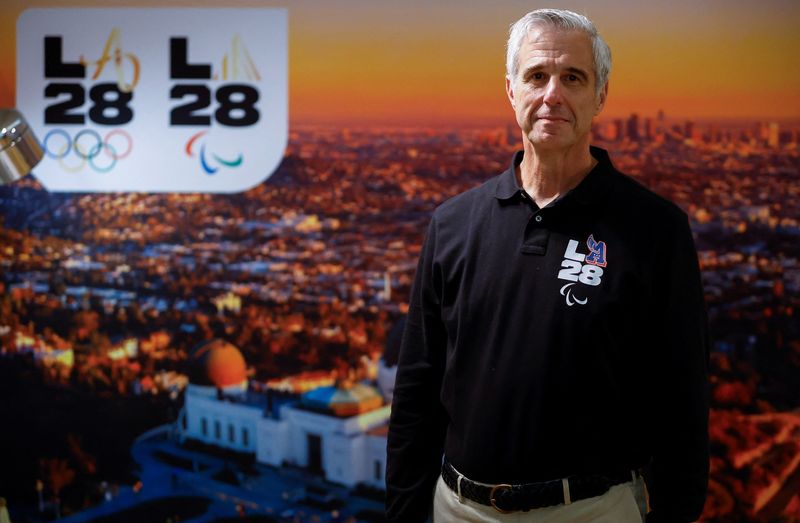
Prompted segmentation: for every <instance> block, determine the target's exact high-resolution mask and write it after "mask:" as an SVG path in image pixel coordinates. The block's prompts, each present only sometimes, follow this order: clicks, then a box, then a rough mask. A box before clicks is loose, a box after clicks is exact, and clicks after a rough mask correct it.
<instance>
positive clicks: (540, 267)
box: [387, 147, 708, 523]
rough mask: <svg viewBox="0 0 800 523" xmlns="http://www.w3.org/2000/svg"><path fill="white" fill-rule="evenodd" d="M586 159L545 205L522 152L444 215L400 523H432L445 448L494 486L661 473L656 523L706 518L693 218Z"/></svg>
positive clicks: (703, 353) (411, 381)
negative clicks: (572, 181) (579, 173)
mask: <svg viewBox="0 0 800 523" xmlns="http://www.w3.org/2000/svg"><path fill="white" fill-rule="evenodd" d="M591 153H592V155H593V156H594V157H595V158H596V159H597V160H598V164H597V165H596V167H595V168H594V169H593V170H592V171H591V172H590V173H589V174H588V175H587V176H586V177H585V178H584V179H583V180H582V181H581V183H580V184H579V185H578V186H577V187H575V188H574V189H573V190H572V191H570V192H569V193H567V194H566V195H564V196H563V197H562V198H560V199H558V200H557V201H555V202H554V203H553V204H552V205H548V206H547V207H545V208H542V209H540V208H539V207H537V205H536V204H535V203H534V202H533V201H532V200H531V199H530V198H529V197H528V196H527V195H526V194H525V192H524V191H523V190H522V189H521V188H520V187H519V184H518V183H517V179H516V176H515V167H516V165H518V164H519V163H520V162H521V161H522V155H523V153H522V152H519V153H517V154H516V155H515V157H514V160H513V162H512V165H511V166H510V167H509V168H508V170H506V171H505V172H504V173H502V174H501V175H499V176H497V177H495V178H493V179H491V180H489V181H488V182H486V183H484V184H483V185H481V186H479V187H476V188H474V189H472V190H469V191H467V192H465V193H463V194H460V195H458V196H456V197H454V198H452V199H450V200H448V201H447V202H445V203H444V204H442V205H441V206H440V207H438V208H437V209H436V211H435V212H434V215H433V218H432V220H431V222H430V225H429V228H428V233H427V236H426V239H425V243H424V246H423V250H422V253H421V256H420V260H419V266H418V269H417V274H416V279H415V283H414V288H413V291H412V296H411V303H410V306H409V314H408V321H407V326H406V331H405V334H404V337H403V342H402V345H401V352H400V359H399V364H398V372H397V381H396V384H395V389H394V400H393V405H392V415H391V423H390V428H389V436H388V466H387V515H388V517H389V520H390V521H397V522H400V521H402V522H403V523H414V522H421V521H424V520H425V518H426V517H427V515H428V512H429V510H430V506H431V499H432V496H433V488H434V485H435V482H436V479H437V477H438V475H439V471H440V466H441V458H442V454H444V455H446V457H447V459H448V460H449V461H450V462H451V463H452V464H453V466H455V468H456V469H457V470H459V471H460V472H461V473H463V474H464V475H465V476H467V477H468V478H470V479H473V480H476V481H480V482H484V483H512V484H513V483H529V482H536V481H543V480H550V479H556V478H563V477H567V476H570V475H573V474H580V473H591V472H602V471H604V470H612V469H614V470H616V469H618V468H620V467H625V468H636V467H641V466H644V465H647V464H650V469H651V471H652V476H650V477H649V478H648V480H649V481H648V489H649V491H650V503H651V506H652V508H653V513H652V516H649V517H652V518H653V520H656V519H658V520H664V521H691V520H694V519H695V518H697V517H698V516H699V514H700V512H701V511H702V508H703V501H704V499H705V494H706V485H707V479H708V428H707V425H708V391H707V362H708V344H707V334H706V315H705V310H704V304H703V294H702V289H701V284H700V275H699V269H698V264H697V256H696V251H695V248H694V243H693V240H692V235H691V231H690V229H689V224H688V220H687V217H686V214H685V213H684V212H683V211H681V210H680V209H679V208H678V207H677V206H675V205H674V204H672V203H671V202H669V201H667V200H665V199H663V198H661V197H659V196H657V195H656V194H654V193H652V192H651V191H649V190H648V189H646V188H645V187H643V186H642V185H640V184H639V183H637V182H636V181H634V180H632V179H631V178H629V177H627V176H625V175H623V174H621V173H620V172H618V171H617V170H616V169H615V168H614V167H613V165H612V164H611V162H610V160H609V158H608V154H607V153H606V152H605V151H604V150H602V149H598V148H594V147H592V148H591ZM648 520H650V519H648Z"/></svg>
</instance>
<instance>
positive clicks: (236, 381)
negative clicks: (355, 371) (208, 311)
mask: <svg viewBox="0 0 800 523" xmlns="http://www.w3.org/2000/svg"><path fill="white" fill-rule="evenodd" d="M383 366H384V369H385V368H386V365H385V364H384V365H383ZM317 374H318V373H317ZM309 379H313V380H314V383H315V384H320V383H321V386H318V387H315V388H311V390H306V389H307V388H308V387H305V385H307V384H306V383H305V381H304V378H303V377H302V376H301V377H298V379H297V380H296V381H297V383H296V385H297V386H296V387H294V388H292V387H289V390H287V385H286V383H287V380H285V379H282V380H277V381H278V382H280V386H276V387H270V386H269V384H267V386H263V385H262V384H258V383H256V382H251V381H250V380H249V379H248V376H247V366H246V363H245V361H244V357H243V356H242V354H241V352H240V351H239V349H237V348H236V347H235V346H233V345H231V344H230V343H228V342H225V341H223V340H213V341H211V342H208V343H206V344H204V345H202V346H200V347H198V348H197V349H196V350H195V351H194V352H193V353H192V354H191V355H190V370H189V385H188V386H187V388H186V396H185V403H184V408H183V410H182V411H181V414H180V416H179V419H178V422H177V424H176V425H177V430H178V433H179V435H180V439H181V441H185V440H195V441H199V442H202V443H205V444H209V445H214V446H217V447H220V448H223V449H228V450H233V451H237V452H242V453H247V454H252V455H254V456H255V459H256V461H257V462H259V463H263V464H267V465H274V466H284V465H291V466H297V467H303V468H305V469H306V470H308V472H309V473H311V474H315V475H319V476H321V477H323V478H324V479H326V480H328V481H331V482H334V483H339V484H342V485H346V486H348V487H355V486H356V485H359V484H361V485H367V486H370V487H375V488H381V489H382V488H384V473H385V470H386V434H387V426H388V422H389V412H390V406H389V402H388V401H387V398H385V397H384V395H382V394H381V392H380V391H379V390H378V389H377V388H376V387H375V386H373V385H372V384H370V383H363V382H355V381H352V380H348V379H339V380H336V381H335V382H334V383H330V384H326V382H325V381H324V380H323V381H321V382H320V379H319V376H317V375H314V376H313V377H311V378H309ZM384 379H385V377H384ZM392 381H393V380H392ZM303 390H306V391H305V392H300V393H296V392H295V391H303Z"/></svg>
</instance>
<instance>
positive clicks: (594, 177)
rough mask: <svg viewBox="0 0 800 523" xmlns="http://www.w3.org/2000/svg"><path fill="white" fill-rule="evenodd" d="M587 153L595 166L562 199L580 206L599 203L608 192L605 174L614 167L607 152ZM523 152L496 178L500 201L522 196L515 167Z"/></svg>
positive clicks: (520, 161)
mask: <svg viewBox="0 0 800 523" xmlns="http://www.w3.org/2000/svg"><path fill="white" fill-rule="evenodd" d="M589 152H590V153H591V155H592V156H593V157H594V159H595V160H597V165H595V166H594V168H593V169H592V170H591V171H590V172H589V174H588V175H586V177H585V178H584V179H583V180H581V183H579V184H578V186H577V187H575V188H574V189H572V190H571V191H569V192H568V193H567V194H565V195H564V196H563V197H564V198H566V197H567V196H569V197H570V198H574V199H575V201H577V202H579V203H582V204H587V205H588V204H591V203H592V202H600V201H601V199H602V197H603V196H604V195H605V193H606V192H607V191H608V188H609V187H608V184H607V183H606V181H605V176H604V174H605V173H608V172H610V171H613V170H614V165H613V164H612V163H611V159H610V158H609V157H608V152H607V151H606V150H605V149H601V148H600V147H594V146H590V147H589ZM523 155H524V151H517V152H516V153H514V156H513V158H512V159H511V165H510V166H509V167H508V169H506V170H505V171H504V172H503V173H502V174H501V175H500V177H499V178H498V180H497V185H496V187H495V193H494V197H495V198H497V199H498V200H500V201H506V200H511V199H514V198H519V197H520V195H521V194H522V187H520V186H519V183H517V174H516V169H517V166H518V165H519V164H520V163H522V157H523ZM560 199H561V198H560Z"/></svg>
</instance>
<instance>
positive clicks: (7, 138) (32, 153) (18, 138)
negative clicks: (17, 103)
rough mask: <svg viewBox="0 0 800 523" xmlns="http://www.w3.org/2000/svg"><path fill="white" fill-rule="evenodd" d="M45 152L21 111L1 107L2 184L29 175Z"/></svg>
mask: <svg viewBox="0 0 800 523" xmlns="http://www.w3.org/2000/svg"><path fill="white" fill-rule="evenodd" d="M43 154H44V153H43V152H42V147H41V145H39V141H38V140H37V139H36V137H35V136H34V135H33V131H32V130H31V128H30V126H29V125H28V122H26V121H25V118H23V117H22V115H21V114H20V113H19V111H15V110H13V109H0V185H5V184H7V183H10V182H13V181H16V180H18V179H20V178H22V177H23V176H25V175H27V174H28V173H29V172H31V169H33V168H34V167H35V166H36V164H37V163H39V160H41V159H42V156H43Z"/></svg>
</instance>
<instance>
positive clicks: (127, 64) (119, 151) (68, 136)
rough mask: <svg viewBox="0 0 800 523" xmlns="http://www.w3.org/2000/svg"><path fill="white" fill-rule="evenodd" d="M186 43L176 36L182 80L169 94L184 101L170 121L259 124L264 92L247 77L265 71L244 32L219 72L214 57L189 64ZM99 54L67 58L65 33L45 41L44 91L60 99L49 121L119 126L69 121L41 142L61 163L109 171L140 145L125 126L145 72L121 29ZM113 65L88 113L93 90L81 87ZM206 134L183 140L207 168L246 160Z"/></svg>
mask: <svg viewBox="0 0 800 523" xmlns="http://www.w3.org/2000/svg"><path fill="white" fill-rule="evenodd" d="M188 46H189V39H188V38H187V37H173V38H170V46H169V64H170V77H169V78H170V80H171V81H177V82H176V83H175V84H173V85H172V87H171V88H170V90H169V98H170V100H178V101H181V102H183V103H180V104H178V105H174V106H173V107H172V109H171V111H170V113H169V125H170V126H194V127H197V126H201V127H210V126H211V125H212V123H216V124H218V125H222V126H226V127H247V126H251V125H255V124H256V123H258V121H259V118H260V113H259V111H258V108H257V107H256V103H257V102H258V101H259V91H258V89H257V88H256V87H254V86H253V85H250V84H247V83H243V82H241V80H242V79H246V80H253V81H259V80H260V79H261V76H260V73H259V71H258V69H257V68H256V66H255V64H254V62H253V60H252V58H251V56H250V53H249V52H248V50H247V48H246V47H245V46H244V44H243V43H242V42H241V38H240V37H239V36H238V35H235V36H234V37H233V38H232V40H231V45H230V49H229V50H228V52H226V53H225V54H224V55H223V57H222V60H221V63H220V65H219V67H218V68H217V72H216V73H214V74H212V65H211V64H210V63H190V62H189V60H188ZM98 54H99V57H98V58H97V59H95V60H91V59H87V58H85V57H84V56H83V55H81V56H80V57H79V58H78V60H76V61H67V60H66V59H65V57H64V56H63V37H62V36H46V37H45V39H44V59H45V79H46V80H52V81H50V82H49V83H47V84H46V86H45V89H44V96H45V98H56V99H59V98H60V99H61V100H60V101H58V102H56V103H53V104H51V105H48V106H47V107H46V108H45V110H44V123H45V125H48V126H52V125H63V126H82V125H86V123H87V120H88V121H89V122H91V123H93V124H95V125H97V126H108V127H115V126H116V128H113V129H110V130H109V131H108V132H106V133H104V134H102V135H101V133H99V132H98V131H95V130H94V129H90V128H83V129H78V130H76V131H75V132H74V133H72V132H70V129H74V128H71V127H70V128H61V127H56V128H54V129H52V128H51V129H50V130H49V131H48V132H47V133H46V134H45V136H44V139H43V141H42V145H43V148H44V151H45V154H47V155H48V156H49V157H51V158H53V159H55V160H56V161H58V162H59V165H60V166H61V168H62V169H64V170H65V171H67V172H80V171H82V170H83V169H84V168H85V167H86V165H88V166H89V167H91V169H93V170H94V171H95V172H98V173H107V172H110V171H112V170H113V169H114V167H115V165H116V164H117V162H118V161H121V160H124V159H125V158H127V157H128V156H129V155H130V154H131V151H132V150H133V147H134V143H133V138H132V137H131V136H130V134H128V133H127V132H126V131H125V130H124V129H122V128H119V126H124V125H126V124H129V123H130V122H131V121H132V120H133V119H134V117H135V110H134V108H133V101H134V96H135V89H136V86H137V84H138V83H139V79H140V75H141V64H140V61H139V58H138V57H137V56H136V55H135V54H133V53H130V52H127V51H125V49H124V48H123V47H122V45H121V36H120V31H119V29H117V28H114V29H112V30H111V32H110V34H109V36H108V38H107V40H106V42H105V44H104V46H103V48H102V50H101V51H100V52H99V53H98ZM107 69H108V70H110V71H111V72H112V74H113V75H114V77H115V79H116V81H115V82H99V83H96V84H94V85H92V86H91V88H89V89H88V97H89V100H90V102H91V104H90V106H89V109H88V111H85V112H84V111H82V110H81V108H82V107H83V106H84V105H85V103H86V96H87V89H86V88H85V87H84V85H83V82H84V81H85V80H86V78H87V73H91V78H90V80H92V81H95V80H98V79H99V78H100V77H101V75H102V74H103V73H104V71H106V70H107ZM106 76H107V75H106ZM229 80H233V81H234V82H233V83H224V84H223V85H220V86H219V87H217V88H216V89H214V88H213V86H211V85H209V84H210V83H211V81H214V82H218V81H222V82H228V81H229ZM236 80H239V82H236ZM212 98H213V99H214V102H215V103H212ZM207 134H208V130H201V131H198V132H195V133H193V134H192V135H191V136H189V137H188V139H187V141H186V143H185V146H184V151H185V154H186V155H187V156H189V157H191V158H196V159H197V161H198V164H199V166H200V168H201V169H202V170H203V172H205V173H206V174H208V175H213V174H216V173H217V172H218V171H219V170H220V169H234V168H237V167H240V166H242V165H243V164H244V161H245V158H244V154H243V153H238V154H236V155H233V156H231V157H222V156H219V155H217V154H216V153H214V152H213V147H212V146H210V145H209V144H208V143H207V141H208V140H207V139H206V138H207Z"/></svg>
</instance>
